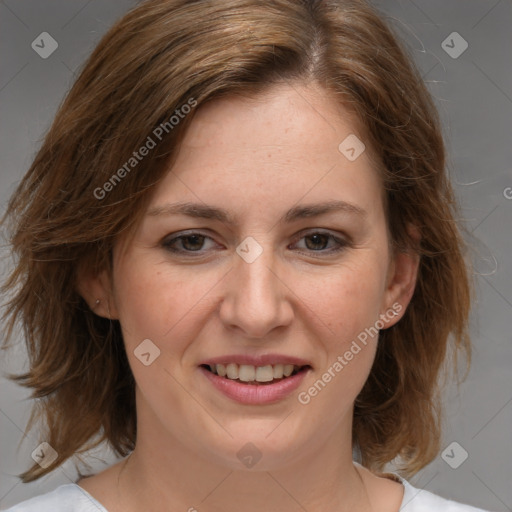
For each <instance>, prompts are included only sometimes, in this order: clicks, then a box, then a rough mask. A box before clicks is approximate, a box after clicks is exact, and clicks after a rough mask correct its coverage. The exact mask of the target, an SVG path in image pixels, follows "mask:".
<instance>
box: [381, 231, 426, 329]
mask: <svg viewBox="0 0 512 512" xmlns="http://www.w3.org/2000/svg"><path fill="white" fill-rule="evenodd" d="M408 231H409V235H410V236H411V238H412V239H413V240H414V242H415V245H416V246H419V241H420V233H419V231H418V229H417V228H416V227H413V226H410V227H409V228H408ZM419 264H420V255H419V254H418V253H417V251H415V250H414V248H413V247H410V248H408V249H407V250H398V249H397V250H396V251H395V252H394V254H392V256H391V261H390V265H389V269H388V276H387V283H386V290H385V293H384V300H383V310H382V311H381V312H380V313H381V314H380V319H381V320H382V322H383V323H384V327H383V328H384V329H387V328H389V327H391V326H392V325H395V324H396V323H397V322H398V321H399V320H400V319H401V318H402V316H403V315H404V313H405V310H406V309H407V306H408V305H409V302H410V301H411V299H412V296H413V294H414V289H415V287H416V280H417V277H418V268H419Z"/></svg>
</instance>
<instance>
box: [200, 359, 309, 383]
mask: <svg viewBox="0 0 512 512" xmlns="http://www.w3.org/2000/svg"><path fill="white" fill-rule="evenodd" d="M203 367H204V368H206V369H208V370H209V371H210V372H212V373H213V374H215V375H218V376H219V377H224V378H226V379H229V380H233V381H237V382H242V383H248V384H253V385H254V384H256V385H258V384H270V383H273V382H279V381H281V380H283V379H286V378H287V377H290V376H292V375H296V374H297V373H298V372H299V371H300V370H301V369H302V368H305V366H298V365H294V364H280V363H279V364H275V365H270V364H268V365H265V366H253V365H250V364H240V365H239V364H236V363H229V364H227V365H225V364H211V365H203Z"/></svg>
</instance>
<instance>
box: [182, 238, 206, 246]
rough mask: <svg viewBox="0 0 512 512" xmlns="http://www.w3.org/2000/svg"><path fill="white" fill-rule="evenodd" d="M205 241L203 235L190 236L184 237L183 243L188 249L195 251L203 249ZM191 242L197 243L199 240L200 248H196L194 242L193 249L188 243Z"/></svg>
mask: <svg viewBox="0 0 512 512" xmlns="http://www.w3.org/2000/svg"><path fill="white" fill-rule="evenodd" d="M203 239H204V236H202V235H189V236H186V237H184V238H183V241H182V242H183V245H184V246H185V248H186V249H192V250H194V249H200V248H201V246H202V242H203ZM190 240H195V242H196V243H197V242H198V240H199V243H198V245H199V246H197V245H195V246H194V242H193V243H192V246H193V247H191V246H190V244H189V243H188V241H190ZM187 246H188V247H187Z"/></svg>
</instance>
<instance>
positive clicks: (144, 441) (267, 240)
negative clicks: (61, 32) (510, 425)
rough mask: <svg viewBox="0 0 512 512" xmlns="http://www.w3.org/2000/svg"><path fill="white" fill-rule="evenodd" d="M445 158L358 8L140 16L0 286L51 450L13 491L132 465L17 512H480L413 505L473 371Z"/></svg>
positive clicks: (87, 80) (43, 188)
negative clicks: (446, 377) (71, 473)
mask: <svg viewBox="0 0 512 512" xmlns="http://www.w3.org/2000/svg"><path fill="white" fill-rule="evenodd" d="M444 158H445V150H444V146H443V140H442V137H441V129H440V125H439V121H438V118H437V115H436V111H435V108H434V106H433V103H432V101H431V99H430V97H429V95H428V92H427V91H426V89H425V87H424V85H423V83H422V81H421V78H420V77H419V75H418V74H417V72H416V71H415V70H414V68H413V66H412V65H411V63H410V61H409V60H408V58H407V57H406V55H405V53H404V52H403V50H401V48H400V46H399V44H398V43H397V41H396V40H395V38H394V37H393V35H392V34H391V32H390V31H389V29H388V28H387V27H386V26H385V25H384V23H383V22H382V21H381V20H380V19H379V17H378V16H377V15H376V13H375V12H374V11H373V10H372V9H371V8H370V7H369V6H368V5H366V4H365V3H364V2H361V1H356V0H349V1H342V0H339V1H313V0H311V1H304V2H297V1H294V0H237V1H222V2H212V1H209V2H208V1H196V2H186V1H184V0H150V1H146V2H142V3H141V4H140V5H139V6H137V7H136V8H134V9H133V10H132V11H131V12H129V13H128V14H127V15H126V16H125V17H124V18H123V19H121V20H120V21H119V22H118V23H117V24H116V25H115V26H114V27H113V28H112V29H111V30H110V31H109V32H108V34H107V35H106V36H105V37H104V38H103V39H102V41H101V42H100V44H99V45H98V47H97V48H96V49H95V51H94V52H93V54H92V56H91V57H90V58H89V60H88V62H87V64H86V66H85V68H84V70H83V71H82V73H81V74H80V76H79V78H78V80H77V81H76V83H75V85H74V86H73V88H72V90H71V91H70V93H69V95H68V97H67V98H66V100H65V102H64V104H63V105H62V107H61V109H60V110H59V112H58V114H57V116H56V118H55V121H54V123H53V125H52V127H51V130H50V131H49V133H48V135H47V137H46V140H45V142H44V144H43V146H42V148H41V150H40V151H39V153H38V155H37V157H36V159H35V161H34V163H33V165H32V166H31V168H30V170H29V172H28V174H27V175H26V177H25V178H24V180H23V181H22V183H21V184H20V186H19V188H18V190H17V191H16V192H15V194H14V196H13V198H12V200H11V202H10V204H9V208H8V211H7V219H9V220H10V222H11V225H12V244H13V250H14V251H15V253H16V254H17V256H18V260H17V266H16V267H15V269H14V271H13V273H12V275H11V277H10V279H9V280H8V282H7V283H6V284H5V290H6V291H9V292H12V293H13V295H12V299H11V300H10V303H9V304H8V308H7V310H6V318H7V320H8V321H9V326H10V327H11V330H12V328H13V327H14V325H15V322H16V321H18V320H20V321H21V322H22V324H23V326H24V328H25V334H26V341H27V347H28V350H29V354H30V362H31V366H30V371H29V372H27V373H26V374H24V375H21V376H18V377H16V378H17V380H18V381H19V382H20V383H22V384H23V385H25V386H27V387H30V388H32V389H34V397H36V398H41V399H43V400H42V401H41V407H40V409H38V410H37V412H34V415H33V417H32V418H31V424H33V423H34V422H35V420H36V419H37V418H38V417H39V416H41V417H42V418H44V420H45V421H46V423H47V425H48V429H47V434H46V436H45V437H44V439H42V441H44V443H45V444H42V445H41V447H40V451H39V452H37V453H36V454H35V457H34V459H35V460H36V463H35V464H34V465H33V466H32V467H31V468H30V469H28V470H27V471H26V472H25V473H23V474H22V475H21V478H22V479H23V481H24V482H30V481H32V480H35V479H37V478H40V477H41V476H43V475H45V474H47V473H48V472H50V471H52V470H53V469H55V468H56V467H58V466H59V465H60V464H62V463H63V462H64V461H65V460H67V459H68V458H69V457H71V456H73V455H75V454H79V453H82V452H84V451H86V450H87V449H90V448H91V447H93V446H96V445H98V444H99V443H100V442H101V441H104V440H105V441H108V442H109V443H110V444H111V445H112V447H113V448H114V449H115V450H116V452H117V453H118V454H119V455H121V456H127V457H125V458H124V459H123V460H122V461H120V462H119V463H117V464H115V465H113V466H112V467H110V468H108V469H106V470H105V471H102V472H101V473H99V474H97V475H87V476H86V475H81V478H80V479H79V480H78V481H77V482H76V483H73V484H69V485H64V486H61V487H59V488H58V489H56V490H55V491H53V492H51V493H48V494H46V495H43V496H39V497H36V498H34V499H32V500H29V501H27V502H24V503H22V504H20V505H18V506H15V507H13V508H12V509H10V510H11V511H13V512H19V511H25V510H26V511H32V510H34V511H35V510H37V511H42V510H52V511H54V510H74V511H89V510H91V511H92V510H98V509H99V510H108V511H109V512H116V511H120V510H122V511H131V510H141V509H144V510H155V511H159V510H162V511H168V510H169V511H170V510H173V511H174V510H188V511H194V510H199V511H201V510H208V511H217V510H223V511H226V510H228V511H229V510H243V511H244V512H252V511H256V510H262V509H264V510H269V511H273V510H308V511H313V510H339V511H348V510H350V511H353V512H362V511H370V510H373V511H377V510H378V511H379V512H396V511H398V510H402V509H403V510H407V511H408V512H414V511H420V510H436V511H442V510H450V511H468V512H469V511H475V510H478V509H475V508H473V507H470V506H467V505H462V504H458V503H455V502H452V501H448V500H445V499H443V498H441V497H438V496H435V495H433V494H431V493H428V492H422V493H420V494H418V490H416V489H414V487H412V485H411V484H410V483H409V482H408V481H407V480H406V478H408V477H409V476H412V475H413V474H415V473H416V472H417V471H418V470H419V469H421V468H422V467H424V466H425V465H426V464H428V463H429V462H430V461H432V460H433V458H434V457H435V456H436V455H437V453H438V451H439V448H440V426H439V425H440V422H439V418H440V416H439V414H440V411H439V397H438V394H437V391H436V390H437V388H436V383H437V380H438V376H439V372H440V368H441V367H442V364H443V362H444V360H445V357H446V355H447V353H448V350H449V349H454V352H455V354H456V353H457V351H465V352H466V353H467V355H468V360H469V356H470V342H469V339H468V334H467V319H468V311H469V303H470V286H469V280H468V272H467V268H466V265H465V262H464V258H463V255H462V252H463V243H462V239H461V236H460V234H459V231H458V229H457V226H456V225H455V222H454V213H455V204H454V198H453V193H452V190H451V187H450V184H449V182H448V181H447V178H446V175H445V172H444ZM448 340H451V341H450V342H449V341H448ZM354 452H355V456H356V458H358V462H356V461H354V460H353V456H354ZM391 461H394V462H395V463H397V465H398V467H399V473H400V475H399V474H398V473H385V472H384V466H385V465H386V464H387V463H388V462H391Z"/></svg>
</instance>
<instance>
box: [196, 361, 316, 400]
mask: <svg viewBox="0 0 512 512" xmlns="http://www.w3.org/2000/svg"><path fill="white" fill-rule="evenodd" d="M199 370H201V372H202V373H203V375H204V376H205V377H206V378H207V379H208V380H209V381H210V382H211V383H212V384H213V385H214V386H215V387H216V388H217V389H218V390H219V391H220V392H221V393H223V394H224V395H225V396H227V397H228V398H231V399H232V400H235V401H237V402H239V403H241V404H247V405H265V404H272V403H275V402H279V401H280V400H283V399H284V398H286V397H287V396H289V395H290V394H291V393H292V392H293V391H295V390H296V389H297V388H298V387H299V386H300V384H301V382H302V381H303V379H304V377H305V376H306V374H307V373H308V372H309V371H310V370H311V368H307V369H304V370H301V371H300V372H298V373H296V374H295V375H292V376H290V377H286V378H285V379H283V380H280V381H278V382H276V383H274V384H261V385H258V384H242V383H240V382H237V381H235V380H230V379H226V378H224V377H219V376H218V375H216V374H215V373H212V372H211V371H209V370H207V369H206V368H203V367H202V366H200V367H199Z"/></svg>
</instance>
